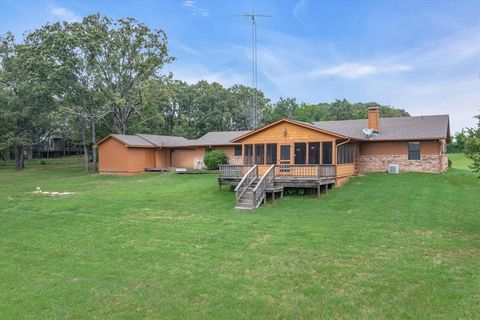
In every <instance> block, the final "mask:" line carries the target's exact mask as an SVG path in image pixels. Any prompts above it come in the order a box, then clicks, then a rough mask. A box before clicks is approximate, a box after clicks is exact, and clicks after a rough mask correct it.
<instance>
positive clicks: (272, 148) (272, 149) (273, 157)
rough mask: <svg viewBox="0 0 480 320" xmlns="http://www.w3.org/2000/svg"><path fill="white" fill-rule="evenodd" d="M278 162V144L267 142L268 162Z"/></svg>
mask: <svg viewBox="0 0 480 320" xmlns="http://www.w3.org/2000/svg"><path fill="white" fill-rule="evenodd" d="M276 163H277V144H276V143H269V144H267V164H276Z"/></svg>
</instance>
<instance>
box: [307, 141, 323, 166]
mask: <svg viewBox="0 0 480 320" xmlns="http://www.w3.org/2000/svg"><path fill="white" fill-rule="evenodd" d="M308 163H309V164H320V142H309V143H308Z"/></svg>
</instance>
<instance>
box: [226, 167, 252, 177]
mask: <svg viewBox="0 0 480 320" xmlns="http://www.w3.org/2000/svg"><path fill="white" fill-rule="evenodd" d="M251 167H253V165H247V164H245V165H244V164H239V165H230V164H225V165H220V166H218V169H219V173H220V177H222V178H241V177H243V176H244V175H245V174H246V173H247V171H248V170H250V168H251Z"/></svg>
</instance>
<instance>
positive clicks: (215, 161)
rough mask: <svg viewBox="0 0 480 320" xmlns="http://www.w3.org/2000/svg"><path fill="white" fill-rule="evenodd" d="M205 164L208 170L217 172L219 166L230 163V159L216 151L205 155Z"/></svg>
mask: <svg viewBox="0 0 480 320" xmlns="http://www.w3.org/2000/svg"><path fill="white" fill-rule="evenodd" d="M203 162H204V163H205V165H206V166H207V169H208V170H217V169H218V166H219V165H221V164H227V163H228V158H227V156H226V155H225V153H223V152H222V151H218V150H214V151H211V152H209V153H207V154H206V155H205V157H204V158H203Z"/></svg>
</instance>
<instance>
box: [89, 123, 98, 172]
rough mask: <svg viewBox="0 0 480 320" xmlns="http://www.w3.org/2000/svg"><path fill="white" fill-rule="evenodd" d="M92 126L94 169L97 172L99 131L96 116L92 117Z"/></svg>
mask: <svg viewBox="0 0 480 320" xmlns="http://www.w3.org/2000/svg"><path fill="white" fill-rule="evenodd" d="M90 126H91V129H92V161H93V171H94V172H97V149H96V148H95V144H96V143H97V132H96V128H95V118H94V117H92V118H91V119H90Z"/></svg>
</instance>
